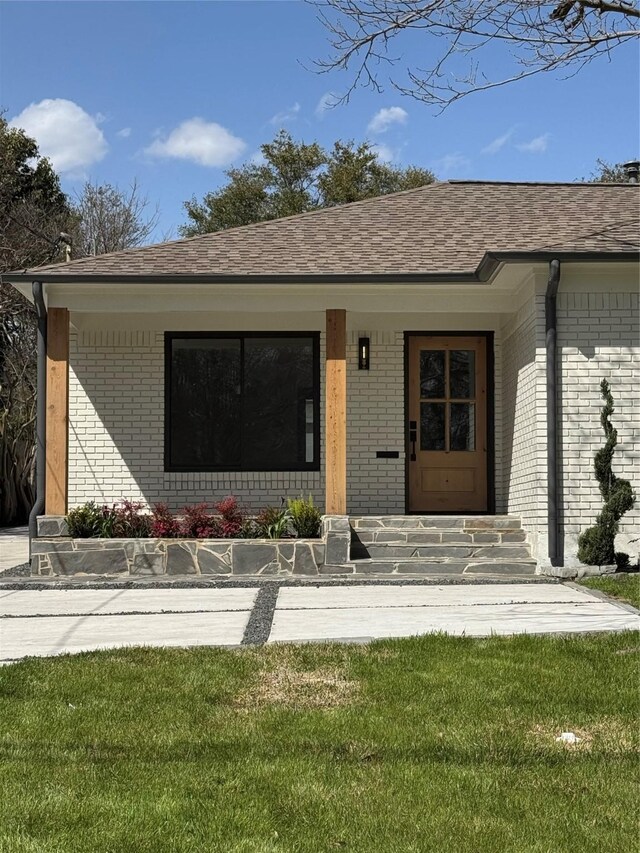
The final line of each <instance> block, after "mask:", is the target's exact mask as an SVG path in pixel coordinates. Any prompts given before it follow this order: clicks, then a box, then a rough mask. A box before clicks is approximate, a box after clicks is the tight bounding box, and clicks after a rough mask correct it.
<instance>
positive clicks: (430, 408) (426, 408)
mask: <svg viewBox="0 0 640 853" xmlns="http://www.w3.org/2000/svg"><path fill="white" fill-rule="evenodd" d="M445 405H446V403H420V450H444V449H445V447H444V438H445V432H444V418H445Z"/></svg>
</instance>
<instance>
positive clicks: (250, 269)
mask: <svg viewBox="0 0 640 853" xmlns="http://www.w3.org/2000/svg"><path fill="white" fill-rule="evenodd" d="M639 214H640V186H638V185H633V184H576V183H574V184H524V183H513V184H512V183H480V182H471V181H467V182H465V181H455V182H453V181H452V182H443V183H435V184H430V185H428V186H425V187H420V188H418V189H414V190H406V191H404V192H399V193H394V194H392V195H387V196H381V197H378V198H375V199H369V200H367V201H361V202H354V203H353V204H347V205H343V206H341V207H334V208H329V209H323V210H318V211H313V212H312V213H304V214H301V215H299V216H290V217H287V218H284V219H278V220H272V221H269V222H260V223H257V224H255V225H247V226H244V227H241V228H234V229H230V230H228V231H220V232H217V233H214V234H205V235H203V236H200V237H192V238H189V239H185V240H177V241H174V242H170V243H161V244H159V245H155V246H145V247H142V248H138V249H128V250H126V251H123V252H115V253H112V254H108V255H98V256H96V257H88V258H82V259H79V260H77V261H71V262H70V263H63V264H55V265H49V266H44V267H39V268H37V269H36V270H32V271H22V272H23V275H24V274H25V273H27V274H28V275H29V276H31V275H35V274H37V275H38V276H40V277H41V278H42V279H43V280H45V281H47V280H49V281H51V280H56V279H57V280H62V279H67V280H69V279H72V280H76V279H82V278H83V277H87V278H89V279H90V278H93V277H95V276H100V277H102V276H109V277H111V276H113V277H114V279H117V278H118V277H123V276H124V277H130V276H139V277H141V278H146V277H153V278H156V277H158V276H215V277H216V279H218V278H219V277H220V276H225V277H226V276H228V277H229V278H233V277H238V276H242V277H247V276H249V277H251V276H259V277H260V278H264V277H269V276H273V277H280V276H297V275H299V276H305V277H306V276H319V277H323V276H356V277H360V276H387V275H389V276H393V275H407V274H409V275H411V274H414V275H424V274H427V275H430V276H433V275H444V274H452V273H461V274H465V275H469V274H474V273H476V272H477V270H478V268H479V266H480V264H481V262H482V261H483V258H486V256H487V254H488V253H490V254H491V253H495V254H499V253H523V254H529V253H530V254H532V255H533V254H541V255H543V254H545V253H553V252H557V253H585V254H586V253H603V255H604V256H606V255H607V254H612V253H615V254H616V255H619V254H620V253H625V254H626V253H629V257H633V255H634V253H637V252H638V249H639V245H640V215H639ZM7 278H9V279H10V280H11V279H13V278H14V276H13V275H12V274H10V275H9V276H7ZM21 278H22V276H21Z"/></svg>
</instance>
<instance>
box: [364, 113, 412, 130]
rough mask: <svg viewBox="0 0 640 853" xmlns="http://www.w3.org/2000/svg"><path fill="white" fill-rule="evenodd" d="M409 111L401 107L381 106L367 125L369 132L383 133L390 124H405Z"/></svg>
mask: <svg viewBox="0 0 640 853" xmlns="http://www.w3.org/2000/svg"><path fill="white" fill-rule="evenodd" d="M408 118H409V113H408V112H407V111H406V110H403V109H402V107H383V108H382V109H381V110H378V112H377V113H376V114H375V115H374V117H373V118H372V119H371V121H370V122H369V124H368V126H367V130H368V131H369V133H384V132H385V131H387V130H389V128H390V127H391V125H392V124H406V121H407V119H408Z"/></svg>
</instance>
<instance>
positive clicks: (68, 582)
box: [0, 570, 562, 590]
mask: <svg viewBox="0 0 640 853" xmlns="http://www.w3.org/2000/svg"><path fill="white" fill-rule="evenodd" d="M11 571H12V574H11V575H7V574H4V575H1V576H0V590H3V589H225V588H228V587H237V588H240V589H242V588H243V587H256V586H257V587H263V586H264V587H275V588H276V589H278V588H279V587H281V586H318V587H320V586H371V585H372V584H375V585H376V586H476V585H478V584H511V583H522V584H536V583H562V579H561V578H554V577H547V576H545V575H534V576H530V577H524V578H519V577H506V576H500V577H478V576H474V577H468V578H464V577H461V576H457V577H442V578H438V577H419V578H416V577H415V576H413V577H412V576H406V575H404V576H403V575H398V576H396V577H389V575H373V574H371V575H367V576H366V577H363V576H362V575H359V576H358V575H341V576H340V577H333V578H328V577H322V578H319V577H300V578H295V577H271V578H265V577H259V576H253V577H252V576H251V575H245V576H244V577H231V578H225V579H217V580H213V579H212V580H205V579H203V578H202V577H197V578H194V577H193V576H192V575H185V576H174V577H171V578H160V577H155V578H139V579H138V578H136V579H132V578H127V579H124V578H123V579H118V578H105V579H101V578H88V577H80V578H79V577H66V578H64V577H54V578H39V577H30V576H29V577H18V576H15V575H14V574H13V570H11Z"/></svg>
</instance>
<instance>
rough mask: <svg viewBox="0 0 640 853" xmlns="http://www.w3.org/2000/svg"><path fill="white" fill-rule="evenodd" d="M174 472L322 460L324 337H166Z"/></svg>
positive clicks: (168, 438)
mask: <svg viewBox="0 0 640 853" xmlns="http://www.w3.org/2000/svg"><path fill="white" fill-rule="evenodd" d="M165 355H166V376H165V387H166V398H165V468H166V470H168V471H312V470H318V469H319V465H320V459H319V455H320V423H319V415H320V356H319V335H318V333H314V332H308V333H304V334H298V333H289V332H286V333H285V332H283V333H279V334H269V333H255V334H253V333H252V334H236V333H230V334H215V333H211V334H210V333H204V332H197V333H185V332H167V333H166V335H165Z"/></svg>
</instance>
